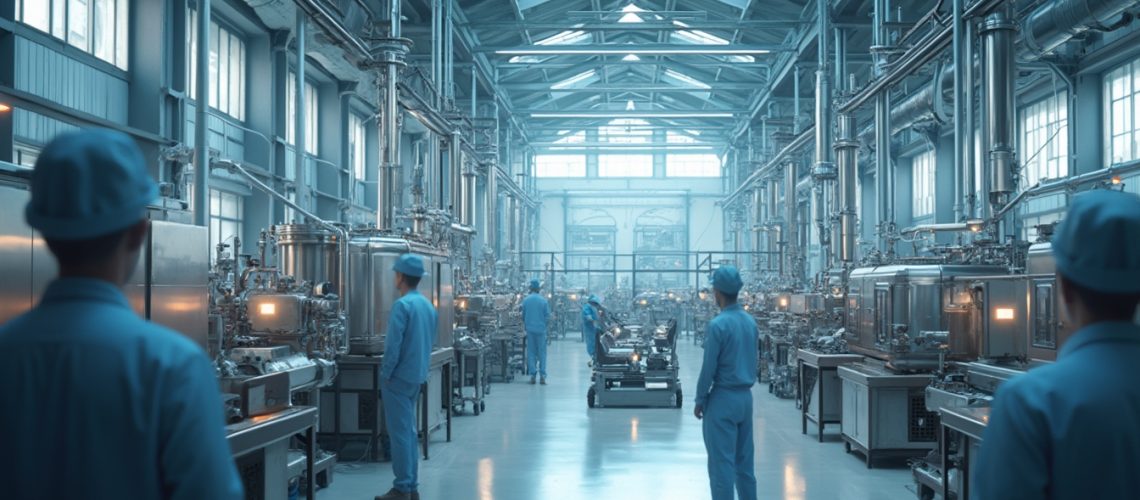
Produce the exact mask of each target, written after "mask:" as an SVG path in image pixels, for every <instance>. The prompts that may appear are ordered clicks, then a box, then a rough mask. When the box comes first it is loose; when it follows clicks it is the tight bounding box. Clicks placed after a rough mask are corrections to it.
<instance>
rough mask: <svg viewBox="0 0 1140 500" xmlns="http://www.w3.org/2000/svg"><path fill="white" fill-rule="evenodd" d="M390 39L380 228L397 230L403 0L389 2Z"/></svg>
mask: <svg viewBox="0 0 1140 500" xmlns="http://www.w3.org/2000/svg"><path fill="white" fill-rule="evenodd" d="M387 11H388V22H389V30H388V38H387V39H383V40H381V41H380V43H379V45H380V50H381V52H380V54H381V69H382V74H383V78H382V87H381V89H380V90H381V94H382V95H383V97H382V99H381V107H380V115H381V116H380V178H379V182H377V190H378V191H379V193H378V194H379V197H378V200H379V205H380V206H379V210H377V211H376V216H377V220H376V227H378V228H379V229H382V230H385V229H393V228H395V215H396V207H395V206H396V169H397V168H399V166H400V120H399V115H400V96H399V91H398V89H397V87H396V85H397V83H398V80H399V70H400V66H402V65H403V64H404V54H406V53H407V49H408V45H407V43H408V42H407V41H406V40H401V39H400V0H388V9H387Z"/></svg>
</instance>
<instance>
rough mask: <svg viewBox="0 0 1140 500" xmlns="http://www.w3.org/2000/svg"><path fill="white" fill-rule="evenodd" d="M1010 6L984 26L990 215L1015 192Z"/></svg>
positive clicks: (1012, 31)
mask: <svg viewBox="0 0 1140 500" xmlns="http://www.w3.org/2000/svg"><path fill="white" fill-rule="evenodd" d="M1009 10H1010V7H1009V5H1008V4H1004V5H1003V7H1001V8H999V9H998V10H996V11H994V12H993V13H992V14H990V15H989V17H987V18H986V22H985V25H984V26H983V28H982V33H981V34H982V50H983V51H984V54H983V56H984V60H985V63H984V65H985V72H986V74H985V81H984V84H985V93H984V95H985V99H986V153H987V166H988V168H987V170H988V172H987V174H988V175H989V177H990V190H989V192H988V195H989V200H988V201H989V204H990V206H989V207H987V215H988V214H989V213H992V212H993V211H994V210H996V209H997V208H1000V207H1001V206H1003V205H1005V203H1006V201H1007V198H1008V197H1009V194H1010V193H1012V192H1013V175H1012V173H1013V167H1014V157H1013V155H1014V143H1013V131H1014V127H1015V123H1014V84H1015V73H1016V70H1017V63H1016V61H1015V60H1014V50H1013V43H1014V37H1015V36H1016V32H1017V28H1016V26H1015V25H1014V24H1013V22H1011V21H1010V17H1009Z"/></svg>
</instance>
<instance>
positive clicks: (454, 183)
mask: <svg viewBox="0 0 1140 500" xmlns="http://www.w3.org/2000/svg"><path fill="white" fill-rule="evenodd" d="M447 172H448V178H449V179H450V180H449V182H450V183H451V193H450V194H451V196H450V197H449V198H450V200H451V217H452V219H453V220H455V222H457V223H459V224H463V219H464V218H465V216H464V214H463V210H464V209H465V208H466V207H465V206H464V205H463V194H462V191H463V150H462V149H461V148H460V144H459V132H453V133H452V134H451V137H450V138H449V139H448V141H447Z"/></svg>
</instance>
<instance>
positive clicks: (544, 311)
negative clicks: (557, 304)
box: [520, 293, 550, 334]
mask: <svg viewBox="0 0 1140 500" xmlns="http://www.w3.org/2000/svg"><path fill="white" fill-rule="evenodd" d="M520 309H522V317H523V328H525V329H526V333H534V334H545V333H546V324H547V322H549V321H550V303H549V302H547V301H546V298H544V297H543V296H542V295H541V294H537V293H532V294H530V295H527V297H526V298H525V299H523V302H522V306H520Z"/></svg>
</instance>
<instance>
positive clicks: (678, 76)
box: [665, 69, 712, 89]
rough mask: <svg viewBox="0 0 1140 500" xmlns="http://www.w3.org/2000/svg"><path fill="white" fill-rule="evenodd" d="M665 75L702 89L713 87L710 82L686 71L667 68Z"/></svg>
mask: <svg viewBox="0 0 1140 500" xmlns="http://www.w3.org/2000/svg"><path fill="white" fill-rule="evenodd" d="M665 77H666V78H671V79H673V80H677V81H679V82H681V83H684V84H686V85H690V86H693V87H697V88H701V89H711V88H712V87H711V86H709V84H707V83H705V82H702V81H700V80H697V79H696V78H693V77H691V76H689V75H686V74H684V73H680V72H677V71H674V70H671V69H666V70H665Z"/></svg>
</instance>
